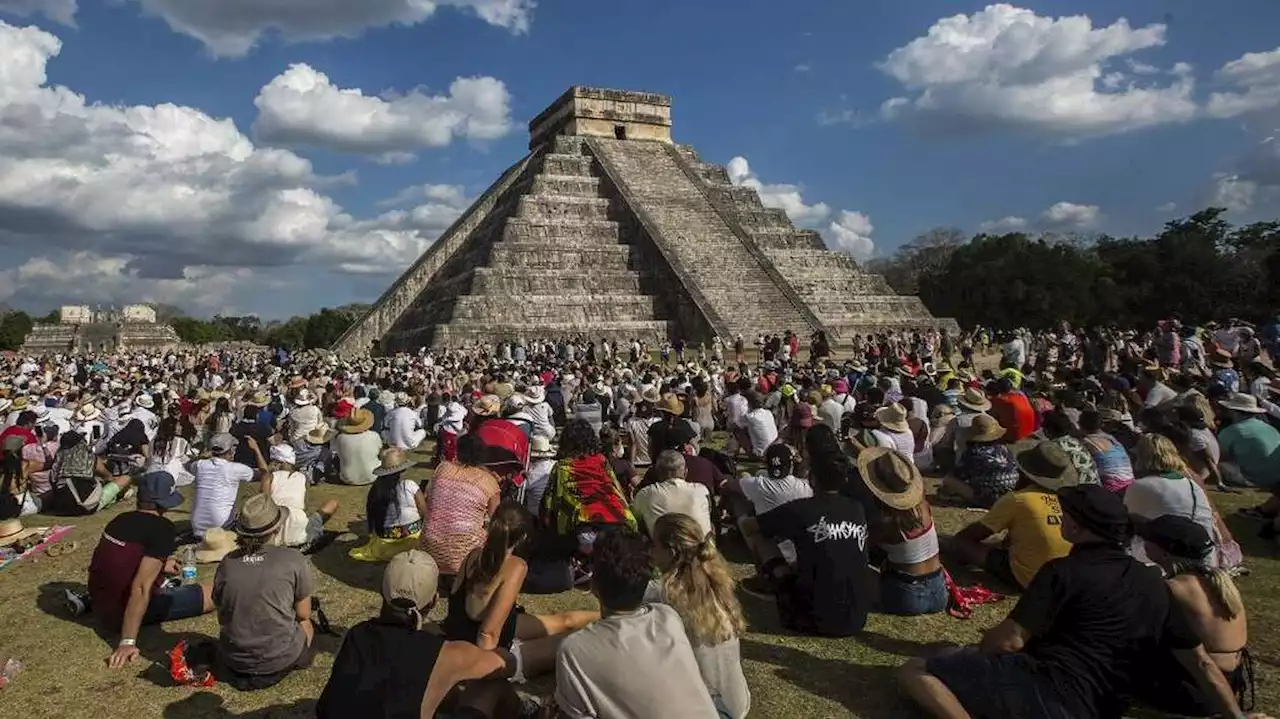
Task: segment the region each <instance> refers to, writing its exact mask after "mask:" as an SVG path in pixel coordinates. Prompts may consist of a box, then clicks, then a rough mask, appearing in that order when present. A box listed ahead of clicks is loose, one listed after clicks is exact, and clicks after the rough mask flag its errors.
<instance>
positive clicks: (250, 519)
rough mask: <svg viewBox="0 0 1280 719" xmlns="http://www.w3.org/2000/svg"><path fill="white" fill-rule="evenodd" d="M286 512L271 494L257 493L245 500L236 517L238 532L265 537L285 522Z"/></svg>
mask: <svg viewBox="0 0 1280 719" xmlns="http://www.w3.org/2000/svg"><path fill="white" fill-rule="evenodd" d="M284 518H285V512H284V510H283V509H281V508H280V505H278V504H276V503H275V501H274V500H272V499H271V497H270V496H268V495H265V494H255V495H253V496H252V497H250V498H248V499H246V500H245V501H244V505H243V506H242V507H240V514H239V516H237V517H236V534H237V535H239V536H241V537H265V536H267V535H269V534H271V533H272V532H274V531H276V529H278V528H279V527H280V525H281V524H282V523H283V522H284Z"/></svg>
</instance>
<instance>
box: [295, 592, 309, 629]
mask: <svg viewBox="0 0 1280 719" xmlns="http://www.w3.org/2000/svg"><path fill="white" fill-rule="evenodd" d="M293 615H294V617H295V618H296V619H297V620H298V624H310V623H311V597H310V596H306V597H303V598H302V599H299V600H298V601H297V602H294V604H293Z"/></svg>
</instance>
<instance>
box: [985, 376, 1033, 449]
mask: <svg viewBox="0 0 1280 719" xmlns="http://www.w3.org/2000/svg"><path fill="white" fill-rule="evenodd" d="M994 389H995V392H994V394H993V395H992V397H991V416H992V417H995V419H996V421H997V422H999V423H1000V425H1001V426H1002V427H1004V428H1005V433H1004V438H1003V441H1004V442H1005V443H1006V444H1013V443H1015V442H1021V441H1022V440H1024V439H1026V438H1027V437H1030V436H1031V433H1032V432H1035V431H1036V411H1035V409H1034V408H1032V406H1031V400H1029V399H1027V396H1026V395H1025V394H1023V393H1022V392H1019V391H1018V390H1017V389H1016V388H1015V386H1014V383H1013V382H1012V381H1010V379H1009V378H1008V377H1001V378H1000V379H998V380H996V383H995V388H994Z"/></svg>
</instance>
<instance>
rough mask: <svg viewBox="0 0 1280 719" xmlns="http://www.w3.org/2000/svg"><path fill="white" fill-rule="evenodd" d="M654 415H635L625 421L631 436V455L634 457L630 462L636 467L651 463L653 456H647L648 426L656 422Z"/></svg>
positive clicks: (646, 465)
mask: <svg viewBox="0 0 1280 719" xmlns="http://www.w3.org/2000/svg"><path fill="white" fill-rule="evenodd" d="M657 421H658V419H657V418H656V417H645V418H643V419H642V418H640V417H637V418H635V419H633V420H631V421H630V422H627V434H628V435H629V436H630V437H631V446H632V447H633V448H634V449H633V454H632V456H633V457H635V459H633V460H632V461H631V464H632V465H633V466H636V467H648V466H649V465H651V464H653V457H650V456H649V428H650V427H652V426H653V423H654V422H657Z"/></svg>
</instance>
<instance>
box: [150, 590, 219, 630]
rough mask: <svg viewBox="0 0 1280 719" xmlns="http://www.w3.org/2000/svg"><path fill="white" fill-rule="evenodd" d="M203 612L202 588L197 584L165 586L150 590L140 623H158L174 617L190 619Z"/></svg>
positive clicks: (169, 620)
mask: <svg viewBox="0 0 1280 719" xmlns="http://www.w3.org/2000/svg"><path fill="white" fill-rule="evenodd" d="M201 614H204V589H203V588H202V587H201V586H200V585H199V584H184V585H182V586H180V587H166V588H162V589H155V590H152V592H151V601H150V602H148V603H147V612H146V613H145V614H143V615H142V623H143V624H144V625H148V624H159V623H161V622H171V621H173V620H175V619H190V618H191V617H198V616H200V615H201Z"/></svg>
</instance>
